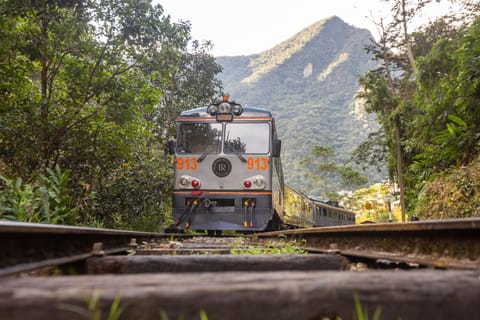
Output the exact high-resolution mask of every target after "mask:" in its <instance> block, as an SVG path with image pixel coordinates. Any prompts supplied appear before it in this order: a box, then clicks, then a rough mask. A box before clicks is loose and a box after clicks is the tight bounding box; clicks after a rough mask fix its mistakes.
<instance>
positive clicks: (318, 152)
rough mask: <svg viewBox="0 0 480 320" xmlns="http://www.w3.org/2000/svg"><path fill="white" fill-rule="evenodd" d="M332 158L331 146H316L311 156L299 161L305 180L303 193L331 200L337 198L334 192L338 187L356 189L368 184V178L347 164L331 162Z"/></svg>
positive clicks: (333, 153) (333, 154) (332, 150)
mask: <svg viewBox="0 0 480 320" xmlns="http://www.w3.org/2000/svg"><path fill="white" fill-rule="evenodd" d="M334 156H335V151H334V149H333V148H332V147H331V146H321V145H316V146H314V147H313V149H312V152H311V156H307V157H304V158H303V159H302V160H301V161H300V165H301V167H302V170H303V176H304V178H305V182H304V186H303V189H302V190H303V192H305V193H308V194H310V195H317V196H323V197H325V196H326V197H328V199H331V200H333V199H337V198H338V197H339V195H338V194H336V192H335V191H334V190H336V189H338V188H340V187H342V188H357V187H359V186H361V185H364V184H366V183H367V182H368V178H366V177H365V176H363V175H362V174H361V173H360V172H359V171H357V170H355V169H353V168H352V167H351V166H349V165H348V164H343V165H340V164H337V163H335V162H333V161H332V159H333V158H334Z"/></svg>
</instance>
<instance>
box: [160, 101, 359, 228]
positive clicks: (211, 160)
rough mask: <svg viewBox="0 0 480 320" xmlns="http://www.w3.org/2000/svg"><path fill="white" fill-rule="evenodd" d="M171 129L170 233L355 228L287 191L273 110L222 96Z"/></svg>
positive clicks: (348, 216)
mask: <svg viewBox="0 0 480 320" xmlns="http://www.w3.org/2000/svg"><path fill="white" fill-rule="evenodd" d="M176 123H177V136H176V141H171V142H169V150H170V153H171V154H173V155H174V159H175V160H174V164H175V168H174V187H173V196H172V197H173V199H172V209H173V210H172V212H173V219H174V225H173V229H174V230H179V231H180V230H187V229H189V230H197V231H207V232H208V233H209V234H210V233H213V234H218V233H221V232H222V231H225V230H232V231H240V232H245V233H248V232H258V231H265V230H279V229H282V228H286V227H289V228H292V227H312V226H324V225H334V224H346V223H355V215H354V214H353V213H351V212H350V213H349V212H348V211H346V210H344V209H341V208H338V207H337V208H335V206H332V205H329V204H326V203H322V202H320V201H316V200H313V199H310V198H308V197H305V196H304V195H301V194H300V193H298V192H296V191H294V190H293V189H291V188H288V187H287V186H286V185H285V183H284V179H283V171H282V162H281V157H280V154H281V145H282V143H281V140H280V139H279V138H278V135H277V130H276V125H275V119H274V117H273V116H272V113H271V112H270V111H268V110H265V109H260V108H254V107H246V106H245V107H243V106H242V105H240V104H238V103H236V102H234V101H230V100H229V98H228V97H224V98H223V99H222V101H220V102H218V103H213V104H211V105H209V106H207V107H200V108H195V109H191V110H186V111H183V112H181V113H180V115H179V116H178V117H177V119H176ZM300 198H302V200H300ZM324 214H325V215H324ZM340 215H341V217H342V218H340ZM337 216H338V219H337V218H336V217H337ZM352 217H353V220H352Z"/></svg>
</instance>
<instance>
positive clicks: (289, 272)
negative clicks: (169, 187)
mask: <svg viewBox="0 0 480 320" xmlns="http://www.w3.org/2000/svg"><path fill="white" fill-rule="evenodd" d="M479 226H480V219H468V220H457V221H435V222H415V223H408V224H388V225H382V224H378V225H359V226H343V227H330V228H314V229H302V230H288V231H283V232H281V233H263V234H257V235H255V236H254V237H251V238H208V242H205V241H204V240H202V239H200V238H193V237H192V236H189V235H175V236H171V235H165V234H158V233H144V232H131V231H127V232H124V231H114V230H102V229H100V230H98V229H92V228H76V227H66V228H65V227H61V226H45V225H31V224H17V223H5V222H0V237H1V243H2V253H1V254H0V275H1V276H2V277H1V278H0V281H1V282H2V286H1V287H0V297H1V299H0V315H1V316H0V318H11V319H45V318H48V319H66V318H68V319H94V318H95V315H98V314H101V315H103V316H104V318H106V315H108V314H109V313H110V312H113V313H114V314H116V315H118V316H120V318H121V319H179V318H181V317H183V318H185V319H199V318H201V317H203V318H205V316H206V317H207V318H208V319H210V320H211V319H245V318H249V319H336V318H337V317H340V318H341V319H357V315H356V314H355V313H356V312H355V301H357V302H359V303H360V305H361V306H362V308H363V309H364V310H365V309H368V310H369V311H370V312H369V316H370V317H371V316H372V315H373V313H374V311H375V310H381V317H380V319H382V320H383V319H397V318H402V319H418V318H425V319H430V318H436V319H452V318H454V319H460V318H469V319H473V318H480V264H479V259H480V253H479V252H480V251H479V243H480V241H479V239H478V237H479V236H480V232H479ZM292 238H294V239H297V240H300V239H301V240H300V241H301V242H304V243H305V244H306V248H307V249H308V250H309V251H310V252H314V253H315V254H307V255H297V254H289V255H229V254H228V253H229V252H230V251H231V250H232V248H237V249H238V248H242V247H244V246H254V245H259V244H258V243H259V242H263V243H264V242H266V241H279V239H280V240H282V241H284V240H285V239H292ZM429 243H430V244H429ZM133 252H135V255H131V254H132V253H133ZM200 253H201V254H200ZM204 253H208V254H204ZM129 254H130V255H129ZM359 261H362V262H365V263H366V264H369V265H370V266H375V265H377V266H378V262H379V261H382V264H385V263H386V261H388V262H389V263H390V264H393V265H394V266H395V269H389V270H377V269H368V270H365V271H362V272H353V271H351V270H357V269H355V268H352V266H355V265H357V264H358V262H359ZM373 262H375V263H373ZM400 263H404V264H406V265H407V264H408V265H410V266H414V267H415V268H413V269H409V270H399V268H398V266H399V265H398V264H400ZM58 266H61V268H62V270H69V269H70V268H73V267H75V268H74V269H75V273H77V275H74V276H67V275H60V276H58V275H55V276H52V275H49V276H45V274H46V273H45V272H37V271H36V272H31V270H34V269H35V270H38V269H40V270H45V269H47V270H49V271H52V270H57V269H58ZM453 269H455V270H453ZM79 273H80V274H79ZM15 274H16V275H15ZM47 274H56V273H55V272H47ZM64 274H65V273H64ZM356 299H357V300H356ZM115 306H119V308H118V309H117V307H115ZM112 310H113V311H112Z"/></svg>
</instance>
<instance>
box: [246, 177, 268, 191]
mask: <svg viewBox="0 0 480 320" xmlns="http://www.w3.org/2000/svg"><path fill="white" fill-rule="evenodd" d="M265 187H266V183H265V177H264V176H262V175H257V176H253V177H250V178H247V179H245V180H243V188H244V189H257V190H259V189H265Z"/></svg>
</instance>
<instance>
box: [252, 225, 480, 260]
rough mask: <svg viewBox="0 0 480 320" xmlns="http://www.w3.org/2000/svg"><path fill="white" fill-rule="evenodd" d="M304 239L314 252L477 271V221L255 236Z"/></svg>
mask: <svg viewBox="0 0 480 320" xmlns="http://www.w3.org/2000/svg"><path fill="white" fill-rule="evenodd" d="M280 235H282V236H283V237H285V236H286V237H294V238H299V239H304V241H306V245H307V247H308V248H309V250H311V251H314V252H338V253H340V254H342V255H345V256H348V257H359V258H368V259H383V260H388V261H393V262H405V263H409V264H420V265H425V266H432V267H437V268H448V269H480V219H479V218H469V219H455V220H435V221H418V222H408V223H381V224H365V225H349V226H338V227H324V228H309V229H296V230H286V231H279V232H268V233H262V234H257V235H256V236H257V237H259V238H273V239H275V238H278V237H279V236H280Z"/></svg>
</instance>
